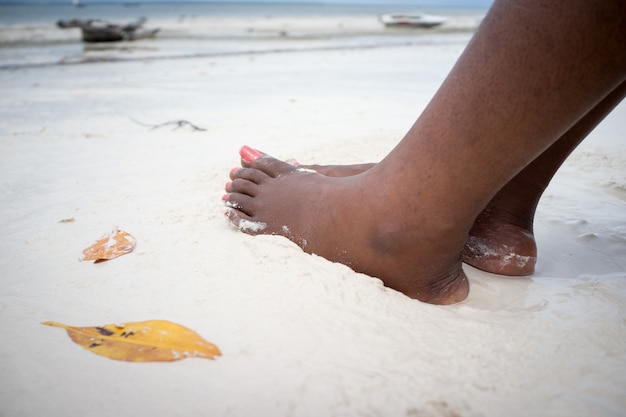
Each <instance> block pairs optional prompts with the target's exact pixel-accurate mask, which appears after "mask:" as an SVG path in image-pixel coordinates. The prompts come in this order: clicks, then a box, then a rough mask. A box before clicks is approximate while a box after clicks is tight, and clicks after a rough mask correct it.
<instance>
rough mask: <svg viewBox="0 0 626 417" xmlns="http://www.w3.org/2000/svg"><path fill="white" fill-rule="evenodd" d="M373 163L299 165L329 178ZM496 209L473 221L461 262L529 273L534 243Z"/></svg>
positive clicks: (525, 229)
mask: <svg viewBox="0 0 626 417" xmlns="http://www.w3.org/2000/svg"><path fill="white" fill-rule="evenodd" d="M374 165H376V164H373V163H369V164H356V165H299V166H300V167H302V168H305V169H312V170H315V171H317V172H318V173H320V174H322V175H326V176H329V177H347V176H351V175H358V174H360V173H362V172H365V171H367V170H368V169H370V168H372V167H373V166H374ZM509 217H510V216H507V215H504V214H503V213H502V212H501V211H499V210H494V209H492V208H487V209H485V210H484V211H483V212H482V213H481V214H480V216H478V218H477V219H476V221H475V222H474V226H473V227H472V229H471V230H470V233H469V237H468V239H467V242H466V244H465V247H464V248H463V262H465V263H467V264H468V265H471V266H473V267H474V268H478V269H480V270H483V271H486V272H490V273H493V274H500V275H509V276H523V275H530V274H532V273H533V272H534V270H535V264H536V263H537V244H536V243H535V237H534V235H533V233H532V232H531V231H530V228H529V227H524V226H521V225H518V224H517V223H518V222H514V221H512V220H511V219H510V218H509Z"/></svg>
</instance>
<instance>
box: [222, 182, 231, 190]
mask: <svg viewBox="0 0 626 417" xmlns="http://www.w3.org/2000/svg"><path fill="white" fill-rule="evenodd" d="M231 184H232V182H230V181H228V182H227V183H226V185H225V186H224V189H225V190H228V188H229V187H230V185H231Z"/></svg>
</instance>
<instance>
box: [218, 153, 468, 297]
mask: <svg viewBox="0 0 626 417" xmlns="http://www.w3.org/2000/svg"><path fill="white" fill-rule="evenodd" d="M240 154H241V156H242V161H241V162H242V168H240V169H236V170H233V171H231V174H230V176H231V180H232V181H231V182H229V183H228V184H227V185H226V191H227V193H228V194H227V195H226V196H225V197H224V200H225V204H226V205H227V206H228V207H229V212H228V216H229V218H230V220H231V222H232V223H233V224H234V225H235V226H237V227H238V228H239V229H241V230H242V231H244V232H246V233H249V234H253V235H254V234H272V235H281V236H285V237H287V238H288V239H290V240H291V241H293V242H295V243H296V244H298V245H299V246H300V247H301V248H302V249H303V250H304V251H306V252H308V253H314V254H317V255H320V256H322V257H324V258H326V259H329V260H331V261H335V262H340V263H343V264H345V265H348V266H350V267H351V268H352V269H354V270H355V271H357V272H362V273H365V274H368V275H370V276H374V277H377V278H380V279H381V280H382V281H383V282H384V284H385V285H386V286H388V287H391V288H394V289H396V290H398V291H401V292H403V293H404V294H406V295H408V296H409V297H412V298H416V299H419V300H421V301H425V302H429V303H433V304H452V303H456V302H459V301H462V300H464V299H465V298H466V297H467V294H468V292H469V284H468V281H467V277H466V276H465V274H464V273H463V270H462V266H461V252H462V249H463V245H464V243H465V238H466V233H467V231H466V230H460V231H458V230H451V226H450V222H448V221H445V220H446V219H444V221H441V219H439V218H438V216H432V213H437V214H439V213H440V212H439V211H437V210H436V209H433V208H431V207H428V206H427V203H426V202H425V203H424V209H423V210H422V212H421V213H411V215H410V216H409V215H403V214H404V213H403V201H402V199H405V197H404V196H403V195H398V193H396V192H390V190H389V188H390V187H389V186H388V184H386V183H385V182H384V181H381V180H380V177H381V174H384V173H381V172H375V171H380V170H376V169H372V170H367V171H364V172H363V175H355V176H347V177H329V176H325V175H321V174H319V173H317V172H315V171H312V170H309V169H303V168H299V167H296V166H294V165H291V164H288V163H286V162H282V161H279V160H277V159H274V158H272V157H270V156H267V155H264V154H261V153H259V152H258V151H255V150H253V149H251V148H248V147H243V148H242V150H241V152H240ZM393 198H397V199H399V200H398V202H397V204H394V202H393V201H392V200H391V199H393ZM416 214H418V215H416ZM426 217H430V218H431V221H425V218H426Z"/></svg>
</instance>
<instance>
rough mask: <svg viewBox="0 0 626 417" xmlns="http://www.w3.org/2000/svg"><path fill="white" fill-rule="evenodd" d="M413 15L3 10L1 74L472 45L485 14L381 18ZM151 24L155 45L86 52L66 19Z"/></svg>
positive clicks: (335, 10) (339, 9) (225, 7)
mask: <svg viewBox="0 0 626 417" xmlns="http://www.w3.org/2000/svg"><path fill="white" fill-rule="evenodd" d="M408 11H414V10H411V9H408V10H407V9H406V7H404V8H403V7H400V8H398V7H397V6H396V7H393V8H391V6H385V5H328V4H326V5H324V4H280V3H257V4H251V3H233V2H231V3H182V4H181V3H96V4H87V5H85V6H83V7H74V6H72V5H71V4H69V2H68V4H0V69H12V68H20V67H29V66H42V65H67V64H79V63H81V64H82V63H97V62H103V61H107V62H110V61H124V60H161V59H182V58H186V57H201V56H218V55H228V54H259V53H272V52H289V51H301V50H307V49H308V50H319V49H341V48H359V47H385V46H390V45H399V44H411V43H450V42H467V40H468V39H469V38H470V37H471V35H472V34H473V32H474V31H475V30H476V28H477V27H478V25H479V23H480V21H481V19H482V17H483V16H484V14H485V13H486V10H485V9H481V8H470V9H461V8H449V7H448V8H433V7H422V8H420V9H419V11H421V12H424V13H429V14H435V15H442V16H445V17H447V18H448V20H447V21H446V22H445V23H444V24H442V25H441V26H438V27H435V28H431V29H418V28H410V29H408V28H405V29H398V28H389V27H385V26H384V25H383V24H382V23H381V22H380V21H379V16H380V15H381V14H383V13H389V12H408ZM142 17H143V18H146V19H147V21H146V23H145V24H144V28H146V29H156V28H159V29H160V31H159V32H158V34H157V35H156V37H155V38H152V39H142V40H137V41H132V42H114V43H98V44H89V43H83V42H82V41H81V32H80V29H78V28H70V29H61V28H59V27H58V26H57V25H56V23H57V21H59V20H69V19H84V20H87V19H97V20H102V21H105V22H110V23H115V24H125V23H131V22H134V21H136V20H137V19H139V18H142Z"/></svg>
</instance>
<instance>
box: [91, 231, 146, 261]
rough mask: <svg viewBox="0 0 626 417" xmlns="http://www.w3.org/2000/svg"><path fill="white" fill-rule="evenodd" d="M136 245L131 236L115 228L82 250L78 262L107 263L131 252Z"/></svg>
mask: <svg viewBox="0 0 626 417" xmlns="http://www.w3.org/2000/svg"><path fill="white" fill-rule="evenodd" d="M136 245H137V241H136V240H135V238H134V237H133V236H132V235H130V234H129V233H127V232H125V231H123V230H119V229H117V228H115V229H113V231H112V232H111V233H109V234H108V235H104V236H103V237H102V238H100V239H99V240H97V241H96V242H95V243H94V244H92V245H91V246H89V247H88V248H86V249H85V250H83V256H81V258H80V260H81V261H94V263H98V262H103V261H108V260H109V259H113V258H117V257H118V256H122V255H125V254H127V253H130V252H132V251H133V249H135V246H136Z"/></svg>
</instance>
